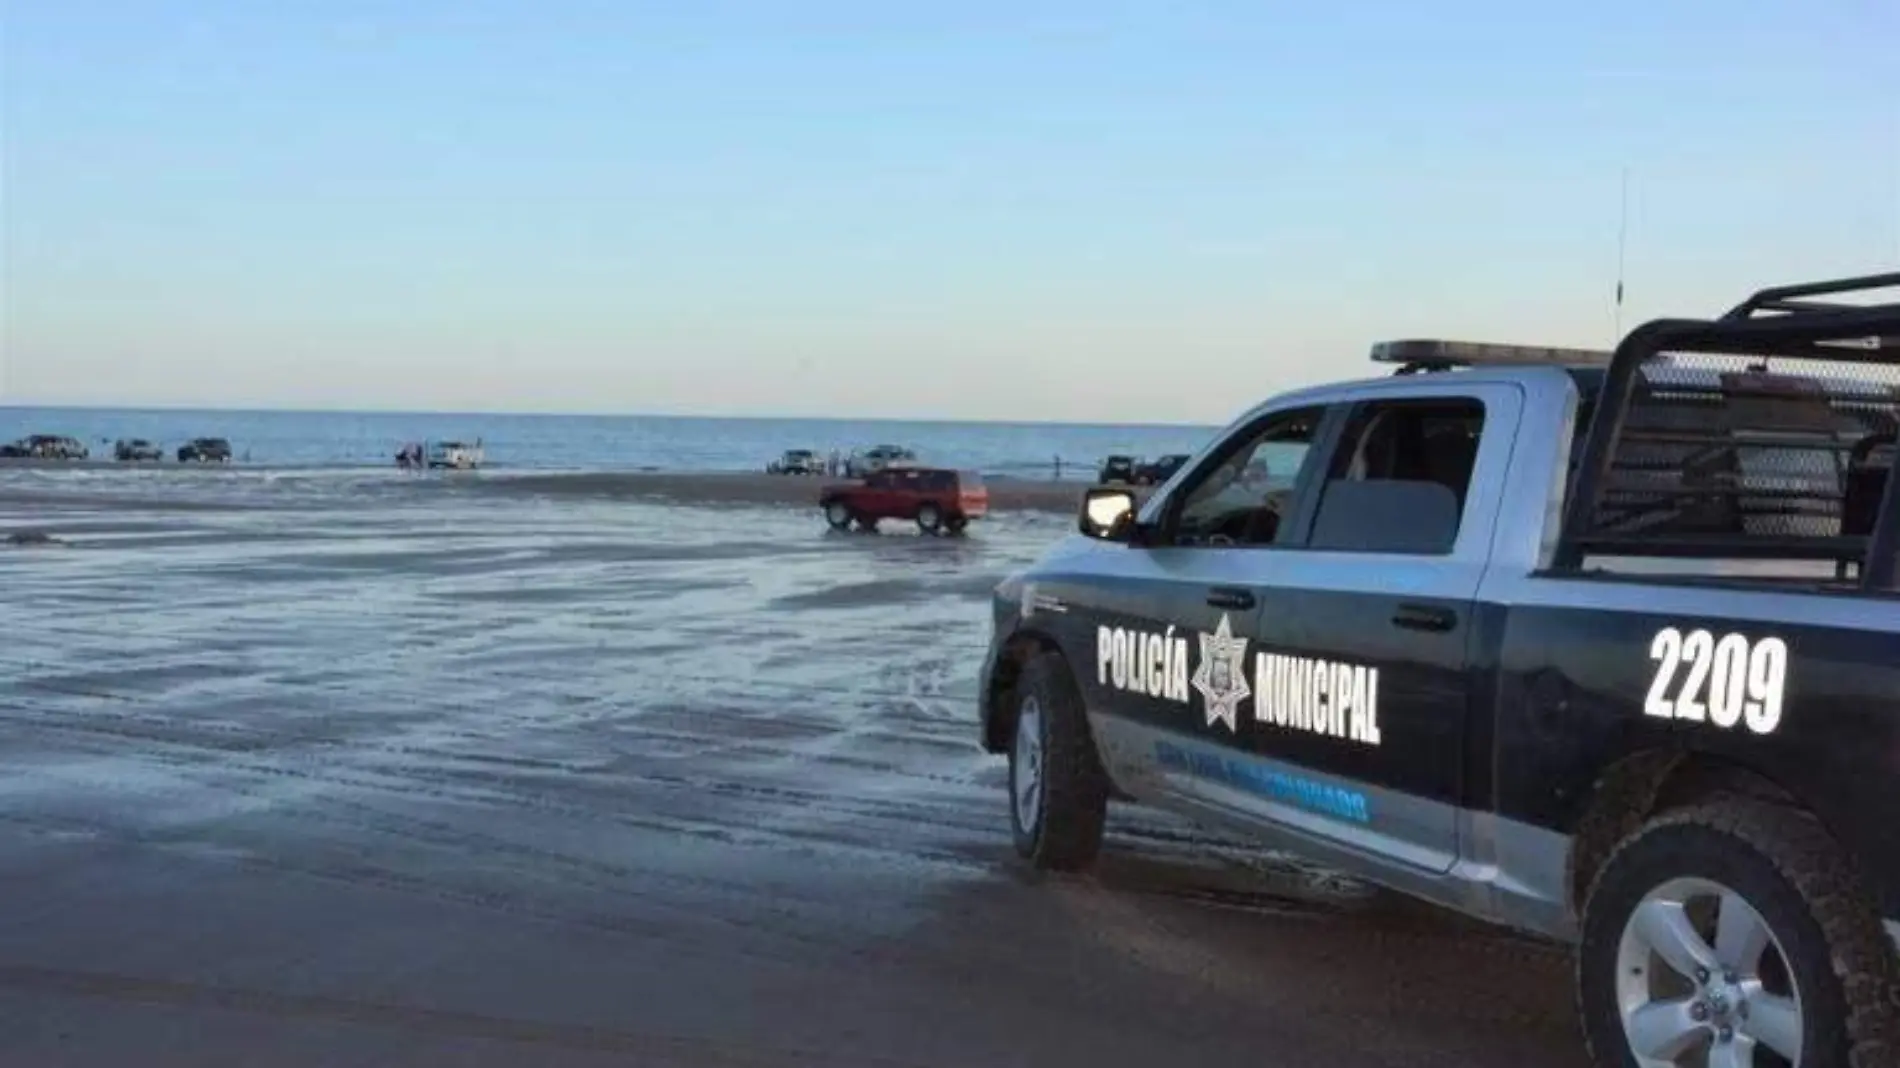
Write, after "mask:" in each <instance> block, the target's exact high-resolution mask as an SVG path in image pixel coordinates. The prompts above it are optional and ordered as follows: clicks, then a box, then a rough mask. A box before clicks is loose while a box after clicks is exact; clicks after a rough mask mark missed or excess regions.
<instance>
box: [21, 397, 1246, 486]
mask: <svg viewBox="0 0 1900 1068" xmlns="http://www.w3.org/2000/svg"><path fill="white" fill-rule="evenodd" d="M1215 430H1216V428H1214V427H1195V426H1156V425H1136V424H1131V425H1113V424H1105V425H1091V424H1074V423H984V422H921V421H917V422H913V421H902V420H870V419H865V420H852V419H764V418H760V419H737V418H700V417H687V416H651V415H625V416H617V415H495V414H468V415H454V414H444V413H401V412H286V411H214V410H206V411H195V410H186V409H139V408H26V407H0V441H13V440H15V439H18V438H21V437H24V436H26V435H28V434H66V435H70V436H72V437H75V438H78V439H79V440H81V441H83V442H85V443H86V444H87V446H88V447H89V448H90V449H91V450H92V458H93V459H94V460H110V459H111V458H112V443H113V442H114V441H115V440H117V439H119V438H144V439H146V440H149V441H154V442H157V443H158V444H159V445H161V446H162V447H164V449H165V450H166V454H167V456H168V457H169V456H170V455H171V454H172V453H173V451H174V450H175V449H176V448H177V447H178V445H180V444H181V443H183V442H185V441H188V440H190V439H191V438H194V437H223V438H228V439H230V441H231V447H232V450H233V454H234V456H235V459H236V461H237V462H238V463H250V464H259V465H267V466H273V467H319V468H321V467H358V466H366V465H373V466H385V465H393V464H394V462H395V461H394V457H395V453H396V450H397V449H398V448H400V447H401V446H402V445H403V443H405V442H410V441H432V440H463V441H468V440H473V439H476V438H480V439H481V440H482V445H483V448H484V450H485V451H486V454H487V460H488V464H489V466H491V467H499V468H520V469H530V470H566V471H574V470H584V471H596V470H599V471H614V470H669V471H758V470H762V469H763V468H764V466H765V465H766V464H767V463H769V462H770V461H772V460H773V459H775V458H777V457H778V455H779V454H780V453H782V452H783V451H784V450H786V449H791V448H808V449H816V450H819V452H820V453H821V454H822V453H825V452H828V451H830V450H831V449H834V448H835V449H838V450H840V451H841V452H849V451H850V450H851V449H854V448H868V447H870V446H872V445H877V444H882V443H887V442H888V443H891V444H897V445H904V446H907V447H909V448H911V449H913V450H915V451H916V453H917V456H918V459H919V461H920V462H923V463H929V464H941V465H945V466H954V467H969V468H976V469H978V470H980V471H983V472H985V473H986V474H992V475H1016V476H1018V477H1023V478H1054V477H1060V478H1064V479H1087V478H1091V477H1093V474H1094V471H1095V469H1096V468H1097V467H1098V466H1099V464H1100V463H1101V461H1102V458H1103V457H1104V456H1107V455H1110V454H1112V453H1129V454H1133V455H1137V456H1158V455H1161V454H1165V453H1172V452H1193V451H1194V450H1196V449H1198V448H1199V447H1200V446H1201V445H1202V444H1203V443H1204V442H1205V441H1207V440H1208V438H1209V437H1210V436H1211V435H1212V434H1213V433H1214V432H1215ZM1058 464H1059V465H1060V470H1059V472H1058Z"/></svg>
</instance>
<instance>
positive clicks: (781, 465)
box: [765, 449, 825, 475]
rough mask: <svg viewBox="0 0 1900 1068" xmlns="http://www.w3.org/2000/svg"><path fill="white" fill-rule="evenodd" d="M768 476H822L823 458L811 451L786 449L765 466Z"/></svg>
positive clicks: (823, 471) (823, 469)
mask: <svg viewBox="0 0 1900 1068" xmlns="http://www.w3.org/2000/svg"><path fill="white" fill-rule="evenodd" d="M765 473H766V474H768V475H822V474H824V473H825V461H824V458H823V457H821V456H819V455H818V453H817V451H816V450H813V449H786V450H785V452H784V453H783V454H782V455H780V456H779V458H778V459H776V460H773V461H772V462H771V463H768V464H766V465H765Z"/></svg>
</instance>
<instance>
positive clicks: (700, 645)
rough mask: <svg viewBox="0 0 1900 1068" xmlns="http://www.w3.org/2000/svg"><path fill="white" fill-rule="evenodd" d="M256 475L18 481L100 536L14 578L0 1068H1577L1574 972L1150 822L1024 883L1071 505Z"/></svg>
mask: <svg viewBox="0 0 1900 1068" xmlns="http://www.w3.org/2000/svg"><path fill="white" fill-rule="evenodd" d="M225 474H226V473H224V472H219V473H217V474H206V475H203V476H197V477H192V478H186V479H179V478H176V477H171V476H166V477H163V478H161V479H158V480H155V481H150V482H147V481H139V480H137V479H130V478H125V479H120V478H114V479H106V480H103V482H102V483H101V484H93V483H82V482H80V481H76V480H73V479H70V478H68V479H64V480H62V481H57V482H53V483H48V482H46V481H44V480H40V479H37V478H36V479H33V480H23V479H20V478H15V477H11V476H10V475H8V474H6V473H0V532H4V531H12V530H17V529H25V528H29V527H30V528H34V529H40V530H44V531H47V532H48V533H50V534H52V535H55V536H57V537H59V538H61V539H62V540H64V541H65V542H67V544H66V545H64V546H61V547H59V549H58V550H57V551H48V550H43V549H41V550H31V549H20V550H5V549H0V590H4V591H5V594H4V602H3V603H4V605H5V608H4V615H5V617H6V620H7V624H6V627H5V628H4V629H5V632H6V637H7V643H6V645H5V646H4V647H3V648H0V671H4V676H3V677H4V679H5V683H6V686H5V689H4V691H0V693H3V694H4V698H3V699H0V729H3V730H4V738H5V745H4V750H3V751H4V753H5V761H6V764H5V770H6V774H5V776H4V778H0V790H4V792H5V795H6V796H5V804H4V806H0V1064H4V1065H15V1064H17V1065H32V1066H42V1065H45V1066H55V1065H57V1066H88V1068H89V1066H95V1065H98V1066H104V1065H113V1066H118V1065H125V1064H138V1065H141V1066H184V1065H192V1066H200V1065H205V1066H213V1065H240V1064H242V1065H253V1064H268V1065H271V1066H273V1068H277V1066H283V1068H301V1066H306V1065H319V1064H322V1065H331V1064H339V1065H340V1064H351V1065H355V1064H378V1065H382V1064H424V1063H426V1064H431V1065H437V1064H451V1065H495V1066H502V1065H508V1066H513V1065H524V1064H532V1065H536V1066H556V1068H564V1066H570V1065H576V1066H578V1065H590V1066H591V1065H609V1064H615V1065H619V1064H639V1065H713V1066H727V1065H772V1066H788V1065H825V1066H839V1065H907V1066H944V1068H965V1066H969V1065H984V1066H992V1065H994V1066H1015V1065H1052V1064H1061V1065H1068V1064H1087V1065H1091V1066H1119V1065H1130V1066H1141V1068H1151V1066H1152V1065H1155V1064H1163V1063H1165V1064H1219V1063H1240V1062H1243V1061H1244V1062H1247V1063H1259V1064H1286V1065H1305V1064H1313V1065H1327V1066H1331V1068H1358V1066H1384V1065H1393V1066H1397V1065H1405V1066H1407V1068H1416V1066H1434V1065H1444V1066H1453V1065H1457V1066H1473V1068H1484V1066H1493V1065H1495V1066H1505V1065H1510V1066H1519V1065H1526V1064H1535V1065H1539V1066H1550V1068H1571V1066H1581V1065H1583V1063H1584V1057H1583V1053H1582V1048H1581V1045H1580V1043H1579V1041H1578V1038H1577V1035H1576V1032H1575V1027H1574V1024H1573V1023H1572V1020H1571V1016H1570V1002H1569V983H1568V965H1567V961H1566V958H1565V956H1564V955H1563V954H1562V953H1560V952H1559V951H1557V950H1555V949H1553V948H1551V947H1547V946H1544V945H1540V944H1535V943H1529V942H1525V941H1521V940H1518V939H1514V938H1510V937H1507V936H1504V935H1501V934H1498V933H1495V932H1492V931H1488V930H1484V929H1480V928H1477V927H1475V926H1473V925H1471V924H1469V923H1466V922H1463V921H1460V920H1457V919H1455V918H1453V917H1451V916H1448V915H1446V914H1443V913H1439V912H1436V911H1433V910H1429V909H1425V908H1422V907H1418V906H1413V905H1409V904H1407V903H1405V902H1403V901H1400V900H1397V899H1395V898H1393V897H1391V896H1390V895H1386V894H1383V893H1378V892H1374V891H1372V890H1370V889H1369V888H1366V887H1361V886H1356V885H1354V884H1351V883H1349V882H1346V881H1343V880H1341V879H1339V878H1338V877H1336V876H1332V875H1330V874H1328V873H1326V872H1323V871H1319V870H1316V869H1313V868H1310V867H1307V866H1305V865H1302V864H1299V863H1297V862H1295V861H1293V860H1291V859H1289V858H1285V857H1280V856H1274V855H1266V854H1262V853H1259V852H1258V851H1255V850H1252V849H1251V848H1249V847H1248V846H1246V844H1245V843H1242V842H1239V841H1236V840H1233V839H1229V838H1224V837H1220V836H1214V835H1208V834H1204V833H1200V832H1197V831H1195V830H1194V829H1192V828H1190V827H1187V826H1185V825H1183V824H1181V823H1179V822H1178V821H1174V820H1172V819H1168V818H1164V817H1162V816H1160V815H1157V814H1155V813H1152V812H1147V811H1143V810H1140V809H1136V808H1129V807H1124V808H1118V809H1117V811H1116V812H1115V813H1114V814H1113V816H1112V818H1111V838H1110V842H1109V845H1108V847H1107V850H1106V855H1105V858H1104V861H1103V864H1102V866H1101V868H1100V869H1099V870H1098V871H1096V872H1094V873H1092V874H1090V875H1087V876H1080V877H1059V878H1038V877H1035V876H1032V875H1031V874H1029V873H1027V872H1026V871H1025V870H1024V869H1023V868H1022V867H1021V865H1019V864H1018V863H1017V862H1016V860H1015V858H1014V855H1013V853H1012V852H1011V849H1010V844H1009V833H1008V816H1007V811H1006V808H1005V800H1004V789H1003V778H1004V767H1003V763H1002V760H1001V759H1000V758H996V757H990V756H987V755H985V754H983V753H981V752H980V751H979V750H978V749H977V747H976V741H975V729H974V724H973V722H972V716H973V711H974V707H973V698H974V686H975V680H976V672H977V667H978V662H979V659H980V657H981V654H982V649H983V642H984V636H985V628H986V626H987V601H986V598H987V596H988V591H989V589H990V587H991V586H992V585H993V584H994V583H995V581H996V580H998V579H1000V578H1001V577H1002V576H1003V575H1004V574H1005V573H1007V571H1009V570H1010V569H1011V568H1013V567H1015V566H1018V565H1020V564H1021V563H1023V562H1026V561H1027V560H1028V559H1030V558H1031V557H1032V556H1033V555H1035V554H1036V553H1037V552H1038V551H1039V550H1040V548H1041V547H1042V546H1043V545H1046V544H1047V543H1048V542H1049V541H1050V540H1052V539H1054V538H1056V537H1059V536H1061V534H1062V533H1063V531H1064V530H1065V529H1067V526H1068V524H1067V521H1066V518H1065V517H1063V516H1061V515H1057V514H1053V513H1045V512H1040V511H1035V510H1020V511H1016V512H1008V511H1004V512H1002V513H1001V514H999V515H997V516H995V517H994V518H993V519H992V520H990V521H988V522H986V523H984V524H981V525H979V526H978V527H975V528H973V530H972V532H971V534H970V535H969V536H967V537H962V538H928V537H921V536H918V535H917V534H915V533H914V532H910V531H894V532H893V533H890V534H884V535H866V534H837V533H833V532H829V531H827V530H825V529H824V528H823V525H822V522H821V521H819V520H818V519H817V517H816V516H815V515H809V514H805V513H804V512H802V511H799V510H795V509H789V508H783V507H764V506H760V505H758V504H735V503H730V502H728V503H726V504H722V505H720V506H718V507H692V506H683V505H671V506H667V505H660V504H656V503H648V502H644V501H639V500H632V499H622V498H618V497H613V496H609V497H608V498H606V499H601V498H599V497H596V496H594V495H592V494H566V493H552V494H549V493H542V492H539V491H537V492H502V493H496V492H495V491H494V490H493V489H492V488H491V487H489V486H487V485H486V484H485V483H486V482H487V481H490V480H489V479H487V477H486V476H484V477H483V479H481V480H479V481H480V482H481V483H482V484H479V485H478V484H477V482H478V480H464V481H461V482H456V481H455V480H449V479H444V480H435V481H427V480H415V479H412V480H408V481H404V480H402V479H399V478H394V477H392V478H389V479H386V480H382V481H378V482H376V483H375V484H373V485H368V486H365V485H357V484H355V483H350V484H349V486H348V488H347V490H346V489H345V488H343V487H342V486H341V485H340V484H339V482H338V481H337V480H334V479H332V480H328V481H326V480H325V479H322V478H315V477H312V478H300V477H280V478H274V479H261V478H229V477H225ZM758 477H759V478H761V479H762V478H764V477H765V476H758Z"/></svg>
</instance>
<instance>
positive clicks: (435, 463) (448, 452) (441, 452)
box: [428, 438, 483, 471]
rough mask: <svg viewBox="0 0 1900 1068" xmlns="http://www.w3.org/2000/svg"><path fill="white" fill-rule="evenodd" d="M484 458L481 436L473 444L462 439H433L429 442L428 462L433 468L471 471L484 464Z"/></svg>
mask: <svg viewBox="0 0 1900 1068" xmlns="http://www.w3.org/2000/svg"><path fill="white" fill-rule="evenodd" d="M482 459H483V454H482V443H481V440H480V439H479V438H478V439H476V441H475V444H473V445H468V444H465V443H463V442H460V441H432V442H430V443H429V458H428V463H429V466H430V467H432V468H450V469H453V470H457V471H471V470H474V469H475V468H477V467H480V466H481V465H482Z"/></svg>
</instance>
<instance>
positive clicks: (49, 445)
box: [0, 434, 92, 460]
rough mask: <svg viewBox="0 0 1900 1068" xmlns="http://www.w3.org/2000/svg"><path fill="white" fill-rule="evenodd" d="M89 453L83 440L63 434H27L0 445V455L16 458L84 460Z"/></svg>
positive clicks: (90, 453)
mask: <svg viewBox="0 0 1900 1068" xmlns="http://www.w3.org/2000/svg"><path fill="white" fill-rule="evenodd" d="M91 455H92V452H91V450H89V449H87V448H86V444H85V442H82V441H80V440H79V439H78V438H73V437H67V436H66V435H64V434H29V435H27V436H26V437H23V438H21V439H20V440H18V441H15V442H13V443H11V444H9V445H6V446H0V456H5V457H8V458H11V459H16V460H17V459H31V460H84V459H86V458H88V457H90V456H91Z"/></svg>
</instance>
